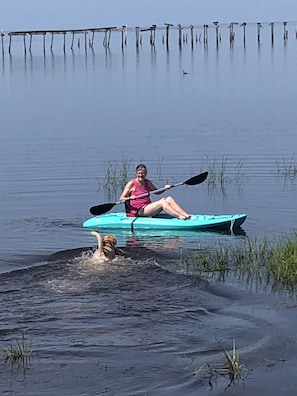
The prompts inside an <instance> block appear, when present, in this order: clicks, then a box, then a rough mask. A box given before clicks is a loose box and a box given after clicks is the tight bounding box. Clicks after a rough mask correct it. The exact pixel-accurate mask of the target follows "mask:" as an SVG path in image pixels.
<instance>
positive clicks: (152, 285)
mask: <svg viewBox="0 0 297 396" xmlns="http://www.w3.org/2000/svg"><path fill="white" fill-rule="evenodd" d="M92 252H93V249H92V248H89V247H82V248H78V249H73V250H66V251H60V252H56V253H54V254H53V255H51V256H49V257H48V260H47V262H46V263H45V264H43V265H40V266H35V267H30V268H27V269H22V270H19V271H13V272H10V273H6V274H1V275H0V280H1V282H0V293H1V298H2V302H3V307H5V309H2V310H1V312H0V320H1V326H0V336H1V339H0V347H1V346H3V345H5V343H6V342H9V341H10V340H12V339H17V338H19V337H20V335H21V334H23V333H24V334H25V336H26V337H27V338H28V339H29V340H30V342H31V344H32V348H33V351H34V353H33V354H32V357H31V359H30V369H29V370H27V371H26V374H25V375H22V376H20V374H19V373H17V372H16V373H12V372H11V370H10V369H9V367H7V366H5V365H3V367H2V374H1V380H0V383H1V386H2V389H7V390H9V391H10V392H15V393H16V394H17V392H20V389H21V387H22V389H25V392H27V393H25V394H28V395H30V394H34V393H36V392H37V393H38V394H40V395H49V394H53V392H55V391H57V389H59V392H61V391H63V394H65V395H70V394H71V395H79V394H97V393H98V394H107V395H113V394H121V395H145V394H154V395H163V394H168V392H169V393H170V394H172V395H179V394H181V392H182V393H184V394H190V395H191V394H193V395H194V394H197V392H199V394H205V395H206V394H207V393H208V391H209V389H208V387H209V386H208V383H207V381H206V380H205V379H201V380H199V381H197V380H195V378H194V377H193V375H191V372H193V370H195V369H197V368H199V366H200V364H202V363H204V362H205V361H206V362H207V361H208V362H218V361H221V360H222V359H223V354H222V349H221V347H222V346H224V347H225V348H226V349H227V350H230V349H231V347H232V341H231V339H232V337H234V338H235V339H236V345H237V348H238V351H239V353H240V356H241V359H242V360H243V363H244V364H245V365H246V366H247V367H248V368H253V369H254V371H256V372H257V370H258V369H259V370H261V367H262V364H263V358H267V359H277V358H278V357H279V355H283V356H284V357H285V359H287V360H288V361H289V360H290V359H292V358H293V356H294V353H295V352H296V350H297V343H296V336H294V331H295V330H294V329H295V321H296V320H295V316H294V317H293V316H290V320H287V319H288V314H289V313H290V312H292V309H294V303H293V302H290V300H284V301H283V302H282V304H280V301H279V299H277V298H276V297H274V298H273V297H272V296H271V295H268V294H265V293H262V294H258V295H257V294H252V293H247V292H245V291H243V290H237V289H236V288H235V287H234V286H233V287H231V286H226V285H225V286H222V285H220V284H215V283H209V282H207V281H204V280H201V279H199V278H197V277H195V276H191V275H186V274H179V273H175V272H174V270H173V268H174V261H175V260H177V259H178V257H179V256H178V255H177V254H176V252H174V251H170V252H169V254H168V252H167V251H160V252H159V251H154V250H152V249H148V248H135V247H121V248H119V250H118V252H119V254H118V256H117V258H116V259H115V260H113V261H112V262H108V263H96V262H94V261H92ZM261 372H262V371H261ZM263 375H264V374H263ZM265 376H266V377H265V378H267V376H269V373H268V374H267V373H265ZM11 378H13V379H14V380H13V381H11ZM254 378H255V381H257V383H258V385H259V389H261V386H263V385H261V384H262V383H261V381H260V378H259V377H257V374H256V375H255V376H251V377H250V378H249V380H246V382H245V387H247V388H246V389H249V382H248V381H253V379H254ZM41 383H44V384H46V385H45V386H44V387H42V388H41V387H40V384H41ZM252 383H253V385H254V382H252ZM227 384H228V381H227V382H226V381H225V380H224V381H218V384H217V385H216V389H215V390H213V393H214V394H220V392H221V391H222V390H223V389H224V387H226V386H227ZM3 386H4V388H3ZM265 386H266V387H267V384H265ZM236 389H237V390H238V389H239V391H240V392H241V391H242V389H244V388H243V387H241V385H240V384H239V385H238V386H237V387H236ZM239 394H240V393H239ZM243 394H244V393H243Z"/></svg>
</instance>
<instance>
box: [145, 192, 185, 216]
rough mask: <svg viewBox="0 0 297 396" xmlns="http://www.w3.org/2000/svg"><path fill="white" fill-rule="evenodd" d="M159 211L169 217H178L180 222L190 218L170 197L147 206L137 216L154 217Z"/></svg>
mask: <svg viewBox="0 0 297 396" xmlns="http://www.w3.org/2000/svg"><path fill="white" fill-rule="evenodd" d="M161 210H164V212H165V213H167V214H169V215H170V216H174V217H178V218H179V219H181V220H186V219H189V218H190V215H189V214H188V213H186V212H185V211H184V210H183V209H182V208H181V207H180V206H179V205H178V204H177V203H176V202H175V201H174V199H173V198H172V197H166V198H162V199H160V200H159V201H155V202H152V203H150V204H148V205H147V206H145V207H144V208H143V209H142V210H141V211H140V212H139V215H140V216H156V215H157V214H158V213H160V211H161Z"/></svg>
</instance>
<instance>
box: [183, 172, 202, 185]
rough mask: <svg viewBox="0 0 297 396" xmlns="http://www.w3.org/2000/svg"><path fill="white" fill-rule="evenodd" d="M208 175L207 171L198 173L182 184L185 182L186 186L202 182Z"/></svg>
mask: <svg viewBox="0 0 297 396" xmlns="http://www.w3.org/2000/svg"><path fill="white" fill-rule="evenodd" d="M207 175H208V172H204V173H201V174H200V175H197V176H194V177H191V179H188V180H187V181H185V183H184V184H187V185H188V186H195V185H196V184H200V183H203V182H204V180H206V178H207Z"/></svg>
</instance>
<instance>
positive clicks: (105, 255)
mask: <svg viewBox="0 0 297 396" xmlns="http://www.w3.org/2000/svg"><path fill="white" fill-rule="evenodd" d="M90 234H91V235H93V236H95V237H96V238H97V242H98V246H97V249H96V250H95V252H94V254H93V259H95V260H98V261H110V260H112V259H114V258H115V256H116V250H115V245H116V244H117V239H116V237H115V236H114V235H112V234H108V235H104V236H102V235H101V234H100V233H99V232H97V231H91V233H90Z"/></svg>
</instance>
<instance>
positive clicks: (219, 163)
mask: <svg viewBox="0 0 297 396" xmlns="http://www.w3.org/2000/svg"><path fill="white" fill-rule="evenodd" d="M201 168H202V169H205V168H206V169H207V170H208V178H207V184H208V189H209V192H210V193H211V194H214V191H219V192H220V193H221V194H222V195H223V196H224V195H226V187H227V185H228V184H230V183H236V184H237V185H240V184H241V182H242V180H243V178H244V173H243V161H242V160H239V161H238V162H237V163H236V164H233V163H231V162H230V161H229V159H228V157H226V156H225V155H223V157H222V158H221V159H217V158H214V159H210V158H209V157H207V156H206V157H204V158H203V159H202V161H201Z"/></svg>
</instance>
